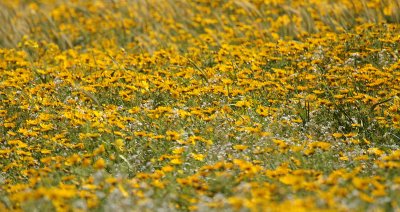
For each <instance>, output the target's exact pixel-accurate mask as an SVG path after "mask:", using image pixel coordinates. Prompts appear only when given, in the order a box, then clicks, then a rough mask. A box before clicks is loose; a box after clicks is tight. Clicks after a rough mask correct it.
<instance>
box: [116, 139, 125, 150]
mask: <svg viewBox="0 0 400 212" xmlns="http://www.w3.org/2000/svg"><path fill="white" fill-rule="evenodd" d="M114 145H115V147H116V148H117V150H119V151H121V152H123V151H124V150H125V144H124V140H122V139H117V140H115V142H114Z"/></svg>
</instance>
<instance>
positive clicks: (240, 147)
mask: <svg viewBox="0 0 400 212" xmlns="http://www.w3.org/2000/svg"><path fill="white" fill-rule="evenodd" d="M247 148H248V146H246V145H241V144H238V145H235V146H233V149H235V150H239V151H243V150H245V149H247Z"/></svg>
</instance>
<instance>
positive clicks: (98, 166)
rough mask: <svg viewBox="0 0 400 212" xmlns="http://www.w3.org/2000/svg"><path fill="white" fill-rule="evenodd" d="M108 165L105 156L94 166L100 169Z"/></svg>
mask: <svg viewBox="0 0 400 212" xmlns="http://www.w3.org/2000/svg"><path fill="white" fill-rule="evenodd" d="M105 167H106V161H105V160H104V159H103V158H100V159H98V160H97V161H96V162H95V163H94V164H93V168H95V169H97V170H100V169H104V168H105Z"/></svg>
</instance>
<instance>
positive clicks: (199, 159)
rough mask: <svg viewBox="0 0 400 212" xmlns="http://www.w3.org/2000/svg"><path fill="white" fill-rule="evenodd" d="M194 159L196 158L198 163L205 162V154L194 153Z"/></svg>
mask: <svg viewBox="0 0 400 212" xmlns="http://www.w3.org/2000/svg"><path fill="white" fill-rule="evenodd" d="M192 158H194V159H195V160H198V161H204V155H203V154H195V153H192Z"/></svg>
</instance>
